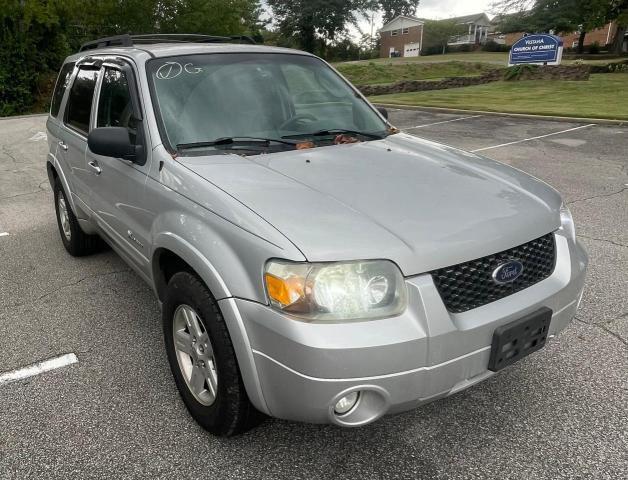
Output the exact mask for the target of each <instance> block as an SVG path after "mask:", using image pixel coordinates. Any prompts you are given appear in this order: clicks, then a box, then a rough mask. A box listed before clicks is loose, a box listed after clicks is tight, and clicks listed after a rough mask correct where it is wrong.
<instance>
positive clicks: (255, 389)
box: [152, 233, 269, 414]
mask: <svg viewBox="0 0 628 480" xmlns="http://www.w3.org/2000/svg"><path fill="white" fill-rule="evenodd" d="M156 244H158V245H159V246H157V247H156V248H155V250H154V252H153V255H152V272H153V283H154V289H155V292H156V293H157V296H158V298H159V300H160V301H163V298H164V295H165V292H166V287H167V285H168V280H169V279H170V278H172V275H174V274H175V273H177V272H180V271H187V272H190V273H192V274H193V275H196V276H197V277H198V278H199V279H200V280H201V281H202V282H203V283H204V284H205V286H206V287H207V288H208V289H209V291H210V293H211V294H212V296H213V297H214V299H215V300H216V306H217V307H218V308H219V309H220V311H221V314H222V316H223V318H224V320H225V323H226V325H227V329H228V331H229V336H230V337H231V342H232V343H233V348H234V350H235V354H236V359H237V361H238V366H239V368H240V373H241V375H242V380H243V382H244V387H245V389H246V392H247V395H248V396H249V399H250V401H251V403H253V405H254V406H255V408H257V409H258V410H259V411H261V412H263V413H266V414H269V410H268V406H267V405H266V401H265V400H264V395H263V393H262V389H261V384H260V381H259V378H258V374H257V367H256V366H255V359H254V357H253V351H252V348H251V343H250V341H249V337H248V334H247V332H246V328H245V326H244V322H243V321H242V318H241V316H240V315H237V314H234V312H233V311H231V309H230V308H229V307H230V306H231V305H230V304H222V302H219V300H221V299H229V298H231V297H232V295H231V293H230V292H229V289H228V288H227V285H226V284H225V282H224V281H223V279H222V278H221V277H220V275H219V273H218V272H217V271H216V269H215V268H214V267H213V266H212V265H211V263H210V262H209V261H208V260H207V259H205V258H203V257H202V255H201V253H200V252H199V251H198V250H196V249H195V248H194V246H193V245H191V244H189V243H188V242H186V241H185V240H184V239H182V238H181V237H178V236H176V235H174V234H172V233H163V234H160V235H159V236H158V237H157V242H156ZM221 304H222V305H221ZM221 306H222V307H226V309H225V308H221Z"/></svg>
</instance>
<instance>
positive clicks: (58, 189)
mask: <svg viewBox="0 0 628 480" xmlns="http://www.w3.org/2000/svg"><path fill="white" fill-rule="evenodd" d="M54 197H55V213H56V215H57V226H58V227H59V235H60V236H61V242H63V246H64V247H65V249H66V250H67V251H68V252H70V253H72V240H74V238H75V233H74V228H73V225H72V217H71V213H72V212H71V210H70V203H69V202H68V197H67V196H66V194H65V192H64V191H63V187H62V186H61V182H60V181H59V179H57V180H56V181H55V185H54ZM59 197H63V200H64V201H65V208H67V210H68V220H69V222H70V240H68V239H67V238H66V236H65V234H64V233H63V227H62V226H61V217H60V215H59Z"/></svg>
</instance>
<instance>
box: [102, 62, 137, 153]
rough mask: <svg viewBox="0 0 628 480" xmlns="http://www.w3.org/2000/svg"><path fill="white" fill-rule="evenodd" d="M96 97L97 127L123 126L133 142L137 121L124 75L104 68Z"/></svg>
mask: <svg viewBox="0 0 628 480" xmlns="http://www.w3.org/2000/svg"><path fill="white" fill-rule="evenodd" d="M101 85H102V86H101V87H100V96H99V98H98V119H97V122H96V126H97V127H124V128H126V129H127V130H129V134H130V137H131V141H132V142H135V136H136V133H137V121H136V120H135V118H134V117H133V103H132V102H131V92H130V90H129V83H128V81H127V78H126V75H125V74H124V73H123V72H121V71H120V70H116V69H114V68H106V69H105V73H104V76H103V78H102V84H101Z"/></svg>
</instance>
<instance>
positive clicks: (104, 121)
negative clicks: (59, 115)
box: [86, 62, 154, 274]
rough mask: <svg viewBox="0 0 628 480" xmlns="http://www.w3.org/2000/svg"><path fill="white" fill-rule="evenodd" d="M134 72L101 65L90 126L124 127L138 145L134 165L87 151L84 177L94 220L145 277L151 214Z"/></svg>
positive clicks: (122, 66) (116, 65)
mask: <svg viewBox="0 0 628 480" xmlns="http://www.w3.org/2000/svg"><path fill="white" fill-rule="evenodd" d="M136 86H137V83H136V79H135V74H134V72H133V70H132V68H131V67H130V65H128V64H125V63H120V64H118V63H107V62H105V63H104V64H103V70H102V79H101V81H100V83H99V93H98V95H97V98H96V101H95V105H96V113H95V115H94V121H95V124H94V128H98V127H123V128H126V129H127V130H128V131H129V135H130V138H131V140H132V141H133V142H134V143H135V144H137V145H142V149H141V150H142V151H143V156H142V157H141V158H138V160H137V161H136V162H131V161H128V160H123V159H120V158H112V157H105V156H102V155H97V154H95V153H93V152H92V151H91V150H89V148H88V149H87V152H86V157H87V163H88V165H89V166H90V168H92V170H91V171H90V173H89V176H88V177H87V178H88V180H87V185H88V187H89V191H90V198H89V203H90V206H91V208H92V210H93V211H94V212H95V214H96V215H95V216H96V221H97V223H98V225H99V227H100V228H101V230H102V231H103V232H104V233H105V234H106V235H107V236H108V237H109V239H110V240H111V241H112V242H114V243H115V244H117V245H118V246H119V247H120V248H121V249H122V251H123V253H125V254H127V256H128V258H129V260H131V261H132V262H133V263H134V264H135V265H136V266H137V267H138V268H140V269H141V270H142V271H143V272H144V273H147V274H148V273H149V261H148V253H147V252H148V248H149V247H148V246H149V235H150V226H151V223H152V220H153V218H154V213H153V212H151V211H150V210H148V209H147V208H146V206H145V205H144V203H145V199H144V191H145V183H146V180H147V173H148V167H149V164H148V162H147V161H146V156H147V155H149V153H150V152H147V150H148V149H147V148H146V144H145V143H146V142H145V140H144V128H143V123H142V117H143V115H142V109H141V105H140V99H139V95H138V91H137V87H136Z"/></svg>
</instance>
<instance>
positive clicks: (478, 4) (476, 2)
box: [416, 0, 494, 20]
mask: <svg viewBox="0 0 628 480" xmlns="http://www.w3.org/2000/svg"><path fill="white" fill-rule="evenodd" d="M492 3H494V0H420V3H419V8H418V10H417V13H416V14H417V16H418V17H421V18H430V19H433V20H441V19H443V18H449V17H458V16H460V15H468V14H471V13H480V12H486V13H488V14H489V16H491V15H490V13H489V12H490V10H491V4H492Z"/></svg>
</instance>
